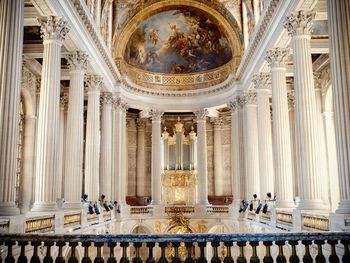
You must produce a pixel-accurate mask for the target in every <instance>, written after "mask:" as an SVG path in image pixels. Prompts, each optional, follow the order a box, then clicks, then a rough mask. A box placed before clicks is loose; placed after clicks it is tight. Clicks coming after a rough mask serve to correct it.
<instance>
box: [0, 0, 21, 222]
mask: <svg viewBox="0 0 350 263" xmlns="http://www.w3.org/2000/svg"><path fill="white" fill-rule="evenodd" d="M23 8H24V1H23V0H19V1H12V0H3V1H1V3H0V32H1V40H0V85H1V86H0V127H1V128H0V164H1V165H0V216H2V215H16V214H19V209H18V208H17V207H16V205H15V184H16V170H17V151H18V149H17V145H18V123H19V101H20V91H21V68H22V50H23V45H22V44H23Z"/></svg>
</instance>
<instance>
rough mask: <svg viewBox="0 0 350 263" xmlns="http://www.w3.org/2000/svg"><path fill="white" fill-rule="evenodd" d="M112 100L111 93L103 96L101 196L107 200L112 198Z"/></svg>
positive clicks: (105, 93)
mask: <svg viewBox="0 0 350 263" xmlns="http://www.w3.org/2000/svg"><path fill="white" fill-rule="evenodd" d="M112 100H113V96H112V94H111V93H110V92H104V93H103V94H102V96H101V103H102V115H101V118H102V120H101V160H100V195H101V194H103V195H105V198H106V200H111V197H112V185H111V184H112Z"/></svg>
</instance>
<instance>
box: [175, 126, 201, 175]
mask: <svg viewBox="0 0 350 263" xmlns="http://www.w3.org/2000/svg"><path fill="white" fill-rule="evenodd" d="M196 135H197V134H196V132H195V131H194V127H193V126H192V127H191V131H190V133H189V136H190V170H195V169H197V166H196V161H195V160H196V156H195V155H196V154H197V152H196V148H197V136H196ZM168 148H169V146H168ZM168 152H169V150H168ZM168 166H169V165H168Z"/></svg>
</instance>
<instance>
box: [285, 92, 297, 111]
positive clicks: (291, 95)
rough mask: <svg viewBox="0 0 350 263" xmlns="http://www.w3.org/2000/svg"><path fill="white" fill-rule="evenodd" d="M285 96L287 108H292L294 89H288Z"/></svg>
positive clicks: (293, 105) (293, 104)
mask: <svg viewBox="0 0 350 263" xmlns="http://www.w3.org/2000/svg"><path fill="white" fill-rule="evenodd" d="M287 98H288V108H294V107H295V93H294V90H290V91H288V93H287Z"/></svg>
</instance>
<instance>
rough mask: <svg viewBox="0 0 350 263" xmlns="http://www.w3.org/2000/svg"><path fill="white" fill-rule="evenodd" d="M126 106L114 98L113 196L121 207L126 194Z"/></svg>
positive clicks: (119, 99) (124, 202) (124, 201)
mask: <svg viewBox="0 0 350 263" xmlns="http://www.w3.org/2000/svg"><path fill="white" fill-rule="evenodd" d="M127 108H128V105H127V104H126V103H125V102H124V101H123V100H122V99H121V98H116V99H115V102H114V110H115V137H116V142H115V143H116V144H115V147H116V149H115V175H117V176H116V177H117V178H116V179H115V182H116V183H115V185H116V191H117V193H116V194H115V196H116V198H117V200H118V202H119V203H120V204H121V205H125V204H126V194H127V189H128V186H127V166H126V163H127V149H126V111H127Z"/></svg>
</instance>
